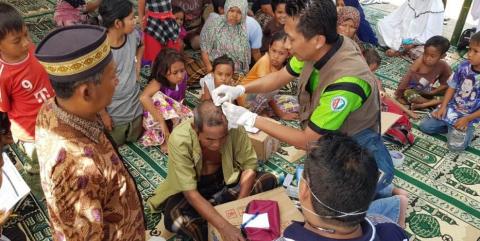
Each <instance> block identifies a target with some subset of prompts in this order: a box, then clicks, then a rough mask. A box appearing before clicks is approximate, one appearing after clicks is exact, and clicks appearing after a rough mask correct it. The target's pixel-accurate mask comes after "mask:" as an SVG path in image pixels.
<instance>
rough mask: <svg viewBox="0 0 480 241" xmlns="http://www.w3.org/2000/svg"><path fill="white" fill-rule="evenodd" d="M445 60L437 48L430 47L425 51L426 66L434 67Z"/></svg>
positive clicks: (424, 61) (424, 60)
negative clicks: (441, 60)
mask: <svg viewBox="0 0 480 241" xmlns="http://www.w3.org/2000/svg"><path fill="white" fill-rule="evenodd" d="M442 58H443V54H442V53H441V52H440V50H438V49H437V48H435V47H433V46H428V47H426V48H425V50H424V51H423V63H424V64H425V65H426V66H434V65H436V64H437V63H438V61H440V59H442Z"/></svg>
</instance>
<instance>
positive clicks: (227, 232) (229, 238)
mask: <svg viewBox="0 0 480 241" xmlns="http://www.w3.org/2000/svg"><path fill="white" fill-rule="evenodd" d="M218 231H219V232H220V234H221V235H222V238H223V240H225V241H245V238H243V236H242V232H240V229H238V228H236V227H234V226H233V225H231V224H230V223H227V224H226V225H225V227H223V228H222V229H219V230H218Z"/></svg>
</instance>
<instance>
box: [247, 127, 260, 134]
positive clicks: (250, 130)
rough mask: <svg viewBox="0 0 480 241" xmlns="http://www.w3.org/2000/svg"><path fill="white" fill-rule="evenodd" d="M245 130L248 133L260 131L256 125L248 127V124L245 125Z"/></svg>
mask: <svg viewBox="0 0 480 241" xmlns="http://www.w3.org/2000/svg"><path fill="white" fill-rule="evenodd" d="M245 131H247V132H249V133H253V134H256V133H258V132H260V129H258V128H257V127H254V126H252V127H250V126H245Z"/></svg>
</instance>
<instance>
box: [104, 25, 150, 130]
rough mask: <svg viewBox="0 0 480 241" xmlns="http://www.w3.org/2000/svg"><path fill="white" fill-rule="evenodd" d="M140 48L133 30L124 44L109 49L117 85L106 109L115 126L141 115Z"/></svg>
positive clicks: (138, 33) (138, 39)
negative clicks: (113, 63)
mask: <svg viewBox="0 0 480 241" xmlns="http://www.w3.org/2000/svg"><path fill="white" fill-rule="evenodd" d="M141 46H142V41H141V35H140V32H139V31H137V30H135V31H133V32H132V33H130V34H129V35H127V36H126V38H125V42H124V43H123V45H122V46H120V47H118V48H113V47H112V48H111V49H112V54H113V59H114V60H115V62H116V63H117V70H116V73H117V77H118V80H119V81H118V85H117V87H116V88H115V93H114V94H113V97H112V103H111V104H110V105H109V106H108V107H107V111H108V113H109V115H110V116H111V117H112V119H113V123H114V124H116V125H119V124H125V123H128V122H131V121H133V120H134V119H135V118H137V117H138V116H140V115H142V113H143V108H142V105H141V104H140V101H139V99H138V98H139V94H140V86H139V84H138V82H137V71H136V62H137V61H140V60H137V59H136V55H137V50H138V48H140V47H141Z"/></svg>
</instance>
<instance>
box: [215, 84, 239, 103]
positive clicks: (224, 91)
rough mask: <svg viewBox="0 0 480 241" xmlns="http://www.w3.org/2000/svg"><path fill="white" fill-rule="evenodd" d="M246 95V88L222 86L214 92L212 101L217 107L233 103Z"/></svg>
mask: <svg viewBox="0 0 480 241" xmlns="http://www.w3.org/2000/svg"><path fill="white" fill-rule="evenodd" d="M244 93H245V87H243V86H242V85H237V86H228V85H220V86H219V87H218V88H215V89H214V90H213V91H212V100H213V103H215V105H216V106H220V105H221V104H223V103H224V102H227V101H233V100H235V99H237V98H238V97H239V96H241V95H243V94H244Z"/></svg>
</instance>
